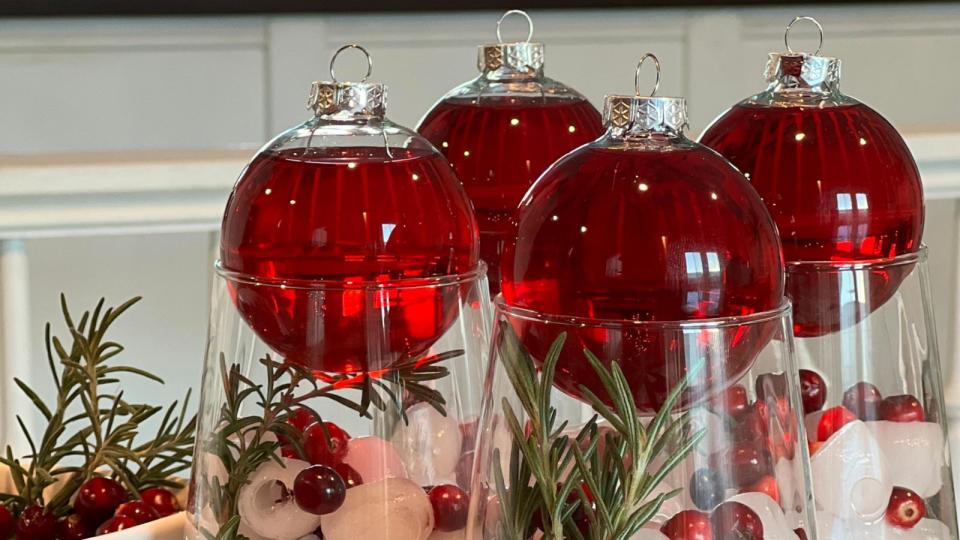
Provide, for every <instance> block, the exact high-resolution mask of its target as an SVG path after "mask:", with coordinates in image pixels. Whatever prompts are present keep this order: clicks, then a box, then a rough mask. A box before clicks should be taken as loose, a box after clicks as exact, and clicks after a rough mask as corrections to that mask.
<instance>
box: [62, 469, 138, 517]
mask: <svg viewBox="0 0 960 540" xmlns="http://www.w3.org/2000/svg"><path fill="white" fill-rule="evenodd" d="M127 498H128V497H127V491H126V490H125V489H123V486H122V485H120V483H119V482H117V481H116V480H111V479H110V478H102V477H99V476H98V477H94V478H91V479H89V480H87V481H86V482H84V483H83V484H82V485H81V486H80V489H79V490H77V498H76V500H75V501H74V502H73V511H74V512H76V513H78V514H80V515H81V516H83V518H84V519H86V520H87V521H89V522H90V523H101V522H103V520H105V519H107V518H109V517H110V516H112V515H113V513H114V512H115V511H116V510H117V507H118V506H120V505H121V504H122V503H123V502H125V501H126V500H127Z"/></svg>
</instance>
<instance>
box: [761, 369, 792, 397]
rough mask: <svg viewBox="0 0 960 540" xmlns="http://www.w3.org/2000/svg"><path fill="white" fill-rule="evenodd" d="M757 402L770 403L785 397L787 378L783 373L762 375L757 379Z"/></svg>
mask: <svg viewBox="0 0 960 540" xmlns="http://www.w3.org/2000/svg"><path fill="white" fill-rule="evenodd" d="M755 389H756V391H757V401H765V402H770V401H773V400H776V399H781V398H785V397H786V396H787V377H786V376H784V374H783V373H764V374H763V375H760V376H758V377H757V382H756V387H755Z"/></svg>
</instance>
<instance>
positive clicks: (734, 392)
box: [712, 384, 749, 416]
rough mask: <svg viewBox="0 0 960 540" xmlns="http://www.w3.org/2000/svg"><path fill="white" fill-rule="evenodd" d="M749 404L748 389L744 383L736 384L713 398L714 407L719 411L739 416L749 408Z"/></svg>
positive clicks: (714, 409)
mask: <svg viewBox="0 0 960 540" xmlns="http://www.w3.org/2000/svg"><path fill="white" fill-rule="evenodd" d="M748 406H749V403H748V402H747V389H746V388H744V387H743V385H742V384H735V385H733V386H731V387H729V388H727V389H726V390H724V391H723V392H721V393H720V395H718V396H716V397H715V398H713V404H712V409H713V411H714V412H717V413H721V412H723V413H727V414H729V415H730V416H737V415H739V414H740V413H742V412H743V411H745V410H747V407H748Z"/></svg>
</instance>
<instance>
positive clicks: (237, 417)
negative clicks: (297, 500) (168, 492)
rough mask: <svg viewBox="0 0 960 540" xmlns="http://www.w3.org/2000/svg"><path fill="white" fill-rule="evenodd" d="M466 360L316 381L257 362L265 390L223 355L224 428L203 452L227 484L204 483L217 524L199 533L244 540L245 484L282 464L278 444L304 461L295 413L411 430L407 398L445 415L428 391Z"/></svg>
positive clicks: (448, 355)
mask: <svg viewBox="0 0 960 540" xmlns="http://www.w3.org/2000/svg"><path fill="white" fill-rule="evenodd" d="M461 355H463V351H462V350H454V351H449V352H445V353H440V354H436V355H431V356H425V355H424V356H419V357H414V358H410V359H408V360H404V361H401V362H398V363H397V364H395V365H393V366H391V367H390V368H388V369H381V370H374V371H366V372H362V373H346V374H343V373H337V374H329V373H322V374H317V373H315V372H312V371H310V370H308V369H307V368H305V367H303V366H301V365H299V364H295V363H292V362H278V361H276V360H274V359H273V358H272V357H271V356H270V355H267V356H265V357H264V358H262V359H260V364H261V365H262V366H263V367H264V370H265V371H264V372H265V375H266V376H265V380H264V383H263V384H258V383H256V382H254V381H253V380H251V379H250V378H248V377H246V376H244V375H243V374H242V372H241V369H240V365H239V364H230V365H227V362H226V359H225V358H224V357H223V356H222V355H221V357H220V373H221V378H222V380H221V384H222V387H223V389H224V392H225V399H224V403H223V406H222V407H221V408H220V413H219V417H218V423H217V425H218V426H222V427H221V428H220V429H219V430H218V431H217V432H216V436H215V437H213V438H212V439H211V440H210V441H208V442H207V443H206V445H205V450H206V451H207V452H209V453H210V454H213V455H215V456H216V457H217V458H219V459H220V461H221V462H222V464H223V466H224V469H225V471H226V472H227V478H226V482H225V483H224V482H222V481H221V479H220V478H218V477H215V476H214V477H212V478H211V477H201V478H200V479H199V481H200V482H202V485H203V488H204V490H205V491H206V492H207V493H209V494H210V505H211V510H212V511H213V513H214V515H215V517H216V520H217V522H218V523H219V524H220V525H219V529H218V531H217V532H216V533H214V532H212V531H208V530H201V533H202V534H203V535H204V537H205V538H207V539H208V540H245V537H244V536H243V535H241V534H240V533H239V527H240V520H239V516H238V515H237V506H238V502H239V501H238V498H239V495H240V490H241V489H243V487H244V486H245V485H246V484H247V483H248V481H247V478H248V477H249V476H250V475H251V474H253V473H254V472H255V471H256V470H257V468H259V467H260V466H261V465H263V464H264V463H266V462H267V461H269V460H271V459H272V460H274V461H276V462H277V463H279V464H280V465H283V462H282V460H281V459H280V457H279V455H280V449H281V443H280V442H279V441H280V440H283V441H287V442H288V443H289V444H290V445H291V446H292V447H293V449H294V451H295V452H296V453H297V454H299V455H301V456H302V455H303V447H302V434H301V433H300V432H299V431H298V430H297V429H296V428H295V427H293V426H292V425H291V424H290V423H289V422H288V420H289V418H290V417H291V415H293V414H296V413H297V411H298V410H305V411H307V412H309V413H310V414H311V415H313V417H314V418H315V419H316V420H317V421H318V422H322V418H321V415H320V413H319V412H317V410H316V409H314V408H312V407H311V406H310V402H311V401H312V400H315V399H329V400H331V401H333V402H335V403H337V404H339V405H342V406H344V407H347V408H348V409H350V410H352V411H354V412H356V413H357V414H359V415H360V416H363V417H366V418H370V417H371V409H375V410H378V411H381V412H383V413H391V414H393V413H395V415H396V416H397V417H398V419H402V420H403V421H404V422H406V421H407V416H406V410H405V405H404V395H409V396H411V397H413V398H414V399H415V400H416V401H422V402H425V403H428V404H430V406H432V407H433V408H435V409H436V410H437V411H439V412H440V413H441V414H444V415H446V412H445V411H446V401H445V400H444V397H443V394H441V393H440V392H439V391H437V390H436V389H434V388H431V387H430V386H429V384H428V383H430V382H431V381H435V380H438V379H442V378H444V377H446V376H448V375H449V374H450V371H449V369H448V368H446V367H445V366H442V365H440V364H441V363H442V362H444V361H446V360H450V359H452V358H456V357H458V356H461ZM347 390H354V391H358V392H359V393H360V396H359V399H357V400H353V399H350V398H348V397H347V396H345V395H343V392H344V391H347ZM248 400H253V401H254V402H255V403H256V409H255V410H254V412H250V411H249V410H244V405H245V404H246V403H247V401H248ZM321 425H322V424H321ZM268 434H272V436H268ZM324 435H325V436H326V437H327V439H328V440H327V442H328V443H329V435H328V434H327V433H326V432H324Z"/></svg>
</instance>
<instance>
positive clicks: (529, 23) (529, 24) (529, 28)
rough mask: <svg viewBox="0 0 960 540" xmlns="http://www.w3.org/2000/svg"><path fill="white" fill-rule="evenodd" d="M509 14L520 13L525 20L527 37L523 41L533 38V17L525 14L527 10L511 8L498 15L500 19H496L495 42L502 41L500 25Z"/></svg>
mask: <svg viewBox="0 0 960 540" xmlns="http://www.w3.org/2000/svg"><path fill="white" fill-rule="evenodd" d="M511 15H522V16H523V18H524V19H526V20H527V39H526V41H525V42H526V43H530V40H531V39H533V19H531V18H530V15H527V12H526V11H524V10H522V9H511V10H510V11H508V12H506V13H504V14H503V16H501V17H500V20H498V21H497V42H498V43H503V35H502V34H500V26H501V25H502V24H503V21H504V20H505V19H506V18H507V17H509V16H511Z"/></svg>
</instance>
